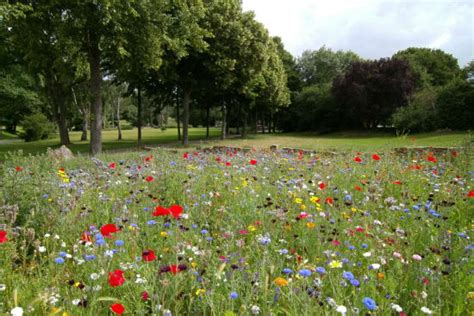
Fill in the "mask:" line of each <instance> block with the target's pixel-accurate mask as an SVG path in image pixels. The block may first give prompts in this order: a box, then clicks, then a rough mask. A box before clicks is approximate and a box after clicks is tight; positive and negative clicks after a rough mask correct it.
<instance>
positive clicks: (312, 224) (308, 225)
mask: <svg viewBox="0 0 474 316" xmlns="http://www.w3.org/2000/svg"><path fill="white" fill-rule="evenodd" d="M306 227H308V228H309V229H313V228H315V227H316V224H315V223H313V222H307V223H306Z"/></svg>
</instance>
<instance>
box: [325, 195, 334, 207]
mask: <svg viewBox="0 0 474 316" xmlns="http://www.w3.org/2000/svg"><path fill="white" fill-rule="evenodd" d="M325 201H326V203H327V204H331V205H333V204H334V200H333V199H332V197H327V198H326V200H325Z"/></svg>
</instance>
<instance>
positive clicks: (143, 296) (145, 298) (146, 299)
mask: <svg viewBox="0 0 474 316" xmlns="http://www.w3.org/2000/svg"><path fill="white" fill-rule="evenodd" d="M149 297H150V295H149V294H148V292H147V291H143V293H142V300H144V301H148V298H149Z"/></svg>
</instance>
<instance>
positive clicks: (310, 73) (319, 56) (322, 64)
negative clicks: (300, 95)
mask: <svg viewBox="0 0 474 316" xmlns="http://www.w3.org/2000/svg"><path fill="white" fill-rule="evenodd" d="M360 60H361V58H360V57H359V56H358V55H357V54H355V53H354V52H352V51H341V50H338V51H333V50H331V49H330V48H327V47H326V46H323V47H321V48H320V49H318V50H315V51H309V50H307V51H304V52H303V54H302V55H301V57H300V58H298V65H297V67H298V70H299V73H300V76H301V80H302V81H303V83H304V85H306V86H309V85H315V84H316V85H317V84H327V83H331V82H332V81H333V80H334V78H336V77H337V76H340V75H342V74H343V73H344V72H345V71H346V70H347V69H348V67H349V66H350V64H351V63H352V62H354V61H360Z"/></svg>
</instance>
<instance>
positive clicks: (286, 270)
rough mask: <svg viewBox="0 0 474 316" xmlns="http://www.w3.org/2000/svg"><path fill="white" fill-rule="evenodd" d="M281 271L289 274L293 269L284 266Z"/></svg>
mask: <svg viewBox="0 0 474 316" xmlns="http://www.w3.org/2000/svg"><path fill="white" fill-rule="evenodd" d="M283 273H284V274H291V273H293V270H291V269H289V268H285V269H283Z"/></svg>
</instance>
